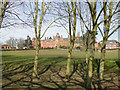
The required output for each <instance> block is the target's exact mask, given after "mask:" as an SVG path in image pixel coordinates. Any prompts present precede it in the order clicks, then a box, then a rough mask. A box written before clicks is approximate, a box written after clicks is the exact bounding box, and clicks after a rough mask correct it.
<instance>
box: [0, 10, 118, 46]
mask: <svg viewBox="0 0 120 90" xmlns="http://www.w3.org/2000/svg"><path fill="white" fill-rule="evenodd" d="M23 10H24V9H23V8H21V9H20V10H18V11H21V12H22V11H23ZM21 17H22V18H23V17H24V16H21ZM24 18H25V17H24ZM77 24H78V25H77V32H80V28H79V21H78V22H77ZM48 25H49V23H47V24H46V23H44V24H43V28H42V29H43V30H44V29H45V28H46V27H47V26H48ZM43 30H42V33H43ZM77 32H76V33H77ZM119 32H120V30H119ZM56 33H59V34H60V35H62V36H63V38H67V37H68V33H67V31H66V30H65V29H64V28H63V27H52V28H49V29H48V31H47V32H46V34H45V36H44V37H43V38H42V39H44V38H45V37H52V38H53V36H55V35H56ZM27 35H29V36H30V37H31V38H33V37H35V33H34V28H31V27H26V26H20V27H9V28H2V29H1V30H0V39H1V43H2V44H4V43H5V42H6V40H8V39H9V38H10V37H14V38H17V39H19V38H23V39H26V38H27ZM76 35H77V34H76ZM80 35H81V32H80ZM119 35H120V33H119ZM119 38H120V37H119ZM111 39H112V40H117V41H118V31H116V32H115V33H114V34H113V35H112V36H111V37H110V38H109V40H111ZM101 40H102V37H101V35H100V33H99V32H98V35H97V42H99V41H101Z"/></svg>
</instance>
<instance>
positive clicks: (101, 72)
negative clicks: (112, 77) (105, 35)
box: [99, 40, 106, 80]
mask: <svg viewBox="0 0 120 90" xmlns="http://www.w3.org/2000/svg"><path fill="white" fill-rule="evenodd" d="M105 48H106V40H103V43H102V48H101V60H100V67H99V79H100V80H103V73H104V60H105V52H106V49H105Z"/></svg>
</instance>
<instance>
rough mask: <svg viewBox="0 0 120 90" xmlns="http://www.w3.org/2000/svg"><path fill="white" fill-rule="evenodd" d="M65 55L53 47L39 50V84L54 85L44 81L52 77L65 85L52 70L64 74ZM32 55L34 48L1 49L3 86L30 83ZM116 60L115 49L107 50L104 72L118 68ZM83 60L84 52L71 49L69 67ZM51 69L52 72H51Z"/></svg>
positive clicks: (98, 53)
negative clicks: (19, 49) (18, 49)
mask: <svg viewBox="0 0 120 90" xmlns="http://www.w3.org/2000/svg"><path fill="white" fill-rule="evenodd" d="M67 55H68V51H67V50H55V49H53V50H40V53H39V60H38V74H39V76H40V77H41V79H40V82H41V81H42V80H43V81H45V83H41V85H45V86H46V85H48V87H49V86H52V87H54V85H56V84H54V85H51V84H53V83H50V82H49V81H46V78H47V79H48V78H51V77H54V79H55V80H58V81H59V83H60V86H61V87H64V85H66V86H67V84H65V83H64V82H65V81H64V80H63V84H62V80H61V79H62V78H61V79H60V77H59V78H58V75H57V73H54V72H59V73H60V74H61V75H62V76H65V71H66V63H67ZM34 57H35V50H21V51H2V72H3V73H2V75H3V77H2V85H3V86H4V88H8V87H11V88H12V87H20V88H22V84H23V87H27V85H30V83H29V80H30V76H31V75H32V72H33V65H34ZM95 58H97V59H100V52H96V53H95ZM117 60H118V51H117V50H114V51H109V52H107V53H106V58H105V72H106V71H117V70H118V69H119V67H118V65H117V64H116V61H117ZM83 61H85V52H83V51H73V52H72V60H71V69H73V65H72V64H73V63H74V62H77V63H81V62H83ZM49 66H50V68H49ZM61 67H62V69H61V71H59V70H60V68H61ZM96 67H97V65H96V64H95V70H96V69H97V68H96ZM47 68H48V69H49V70H48V69H47ZM80 69H81V68H80ZM51 70H52V71H54V72H51ZM44 71H45V72H44ZM41 73H42V74H41ZM83 75H84V74H83ZM50 76H51V77H50ZM107 76H108V75H107ZM23 77H26V78H24V79H21V80H20V81H19V79H20V78H23ZM73 78H76V79H81V77H80V76H79V75H77V74H75V76H74V75H73ZM23 81H27V82H23ZM58 81H57V82H58ZM74 82H75V81H74ZM66 83H68V82H66ZM69 83H70V82H69ZM77 83H78V82H77ZM80 83H82V85H81V84H80V85H81V86H82V87H83V86H84V85H83V84H84V82H83V81H80ZM38 86H39V85H38ZM68 86H69V85H68ZM35 87H36V86H35ZM75 87H76V85H75ZM54 88H55V87H54ZM82 89H83V88H82Z"/></svg>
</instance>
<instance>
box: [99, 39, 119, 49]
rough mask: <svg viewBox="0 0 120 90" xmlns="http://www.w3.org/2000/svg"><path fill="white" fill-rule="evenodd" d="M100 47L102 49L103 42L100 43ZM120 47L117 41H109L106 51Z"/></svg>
mask: <svg viewBox="0 0 120 90" xmlns="http://www.w3.org/2000/svg"><path fill="white" fill-rule="evenodd" d="M99 45H100V47H101V45H102V41H100V42H99ZM119 46H120V43H119V42H118V41H116V40H108V41H107V42H106V49H118V48H119Z"/></svg>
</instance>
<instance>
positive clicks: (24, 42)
mask: <svg viewBox="0 0 120 90" xmlns="http://www.w3.org/2000/svg"><path fill="white" fill-rule="evenodd" d="M6 44H7V45H8V46H9V47H11V49H13V48H15V49H25V48H26V49H29V48H33V47H32V40H31V38H30V37H29V36H27V39H23V38H19V39H16V38H14V37H10V39H9V40H7V41H6Z"/></svg>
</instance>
